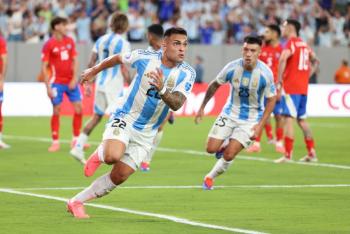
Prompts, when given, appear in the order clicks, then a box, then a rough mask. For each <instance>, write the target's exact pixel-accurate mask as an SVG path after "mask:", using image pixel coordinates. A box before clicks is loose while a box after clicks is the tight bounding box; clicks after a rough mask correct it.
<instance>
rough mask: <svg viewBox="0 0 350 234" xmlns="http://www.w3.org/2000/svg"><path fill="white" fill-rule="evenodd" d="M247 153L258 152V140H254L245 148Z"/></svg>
mask: <svg viewBox="0 0 350 234" xmlns="http://www.w3.org/2000/svg"><path fill="white" fill-rule="evenodd" d="M246 151H247V152H248V153H259V152H260V151H261V146H260V143H259V142H254V143H253V145H251V146H250V147H249V148H247V149H246Z"/></svg>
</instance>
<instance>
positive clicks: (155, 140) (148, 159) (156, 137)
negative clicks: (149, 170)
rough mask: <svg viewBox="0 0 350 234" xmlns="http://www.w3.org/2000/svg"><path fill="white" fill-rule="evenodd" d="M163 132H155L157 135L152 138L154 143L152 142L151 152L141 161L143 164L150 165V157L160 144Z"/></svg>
mask: <svg viewBox="0 0 350 234" xmlns="http://www.w3.org/2000/svg"><path fill="white" fill-rule="evenodd" d="M163 132H164V131H163V130H162V131H160V132H157V135H156V136H155V138H154V141H153V146H152V149H151V152H150V153H149V154H148V155H147V157H146V158H145V159H144V160H143V161H144V162H147V163H150V162H151V160H152V157H153V155H154V152H155V151H156V149H157V147H158V145H159V143H160V142H161V140H162V138H163Z"/></svg>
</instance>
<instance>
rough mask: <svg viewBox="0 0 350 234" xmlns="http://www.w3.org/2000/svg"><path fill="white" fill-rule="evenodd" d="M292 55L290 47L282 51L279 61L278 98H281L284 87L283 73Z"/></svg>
mask: <svg viewBox="0 0 350 234" xmlns="http://www.w3.org/2000/svg"><path fill="white" fill-rule="evenodd" d="M291 55H292V51H291V50H290V49H285V50H283V51H282V54H281V57H280V60H279V63H278V84H277V99H278V100H280V99H281V95H282V87H283V73H284V70H285V69H286V65H287V60H288V58H289V57H290V56H291Z"/></svg>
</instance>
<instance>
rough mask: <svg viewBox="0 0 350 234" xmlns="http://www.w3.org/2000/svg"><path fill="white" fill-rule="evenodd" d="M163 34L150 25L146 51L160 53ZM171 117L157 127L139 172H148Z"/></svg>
mask: <svg viewBox="0 0 350 234" xmlns="http://www.w3.org/2000/svg"><path fill="white" fill-rule="evenodd" d="M163 34H164V29H163V26H162V25H161V24H152V25H150V26H149V27H148V28H147V40H148V43H149V46H148V48H147V50H148V51H153V52H154V51H156V52H161V50H162V43H163ZM172 115H173V114H172V112H171V111H170V112H169V115H168V117H167V118H165V120H164V121H163V123H162V124H161V125H160V126H159V128H158V132H157V135H156V136H155V138H154V140H153V146H152V150H151V151H150V153H149V154H148V155H147V157H146V158H145V159H144V160H143V162H142V163H141V166H140V170H141V171H149V170H150V164H151V160H152V157H153V155H154V153H155V151H156V148H157V147H158V145H159V143H160V141H161V140H162V138H163V128H164V125H165V123H166V122H167V121H169V122H170V123H171V121H172V120H171V119H173V118H174V117H173V116H172Z"/></svg>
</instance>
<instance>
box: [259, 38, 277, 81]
mask: <svg viewBox="0 0 350 234" xmlns="http://www.w3.org/2000/svg"><path fill="white" fill-rule="evenodd" d="M281 53H282V46H281V44H278V45H277V46H276V47H273V46H271V45H264V46H263V47H262V48H261V53H260V56H259V59H260V60H261V61H263V62H264V63H266V65H267V66H269V68H270V69H271V71H272V73H273V78H274V81H275V84H277V83H278V64H279V60H280V57H281Z"/></svg>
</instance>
